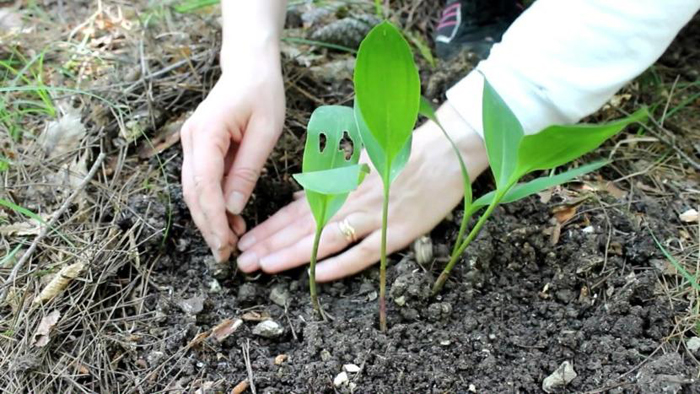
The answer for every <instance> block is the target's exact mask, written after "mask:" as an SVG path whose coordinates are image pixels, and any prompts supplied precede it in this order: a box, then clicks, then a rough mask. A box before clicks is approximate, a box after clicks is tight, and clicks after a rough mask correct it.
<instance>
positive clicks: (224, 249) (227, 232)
mask: <svg viewBox="0 0 700 394" xmlns="http://www.w3.org/2000/svg"><path fill="white" fill-rule="evenodd" d="M202 137H203V138H194V136H193V140H192V142H193V143H192V166H191V167H192V179H193V182H194V190H195V193H196V198H197V200H198V202H199V208H200V209H201V212H202V214H203V216H204V223H202V224H201V225H200V229H201V230H202V233H203V234H204V237H205V239H207V243H208V244H209V246H210V247H211V248H212V251H213V252H214V256H215V257H216V259H217V260H218V261H219V262H222V261H225V260H227V259H228V257H229V256H230V254H231V252H232V250H233V247H234V245H235V244H236V241H237V237H236V236H235V234H234V233H233V231H231V228H230V227H229V223H228V219H227V217H226V207H225V204H224V195H223V191H222V189H221V179H222V178H223V173H224V156H225V154H226V152H227V151H228V147H229V145H230V140H229V134H228V133H226V132H218V133H217V132H209V133H207V135H206V136H202ZM204 137H206V138H204ZM202 227H203V228H202Z"/></svg>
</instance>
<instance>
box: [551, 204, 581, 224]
mask: <svg viewBox="0 0 700 394" xmlns="http://www.w3.org/2000/svg"><path fill="white" fill-rule="evenodd" d="M577 209H578V205H561V206H558V207H555V208H554V209H552V213H553V214H554V218H555V219H556V220H557V223H559V224H564V223H566V222H568V221H569V220H571V219H572V218H573V217H574V216H576V211H577Z"/></svg>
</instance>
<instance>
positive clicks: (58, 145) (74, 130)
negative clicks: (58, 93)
mask: <svg viewBox="0 0 700 394" xmlns="http://www.w3.org/2000/svg"><path fill="white" fill-rule="evenodd" d="M83 137H85V126H84V125H83V123H82V122H81V120H80V111H78V110H76V109H72V108H71V109H70V110H68V111H66V114H65V115H64V116H62V117H61V118H60V119H59V120H57V121H53V122H50V123H49V124H48V125H47V126H46V130H45V131H44V132H43V133H41V135H39V138H38V141H39V144H41V147H42V148H43V149H44V152H45V153H46V154H47V155H48V156H49V158H53V157H57V156H61V155H63V154H66V153H68V152H71V151H74V150H75V149H76V148H78V146H80V142H81V141H82V139H83Z"/></svg>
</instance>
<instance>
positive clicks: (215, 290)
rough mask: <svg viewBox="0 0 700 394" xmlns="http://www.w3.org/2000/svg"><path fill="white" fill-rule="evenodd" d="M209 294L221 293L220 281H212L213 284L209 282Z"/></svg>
mask: <svg viewBox="0 0 700 394" xmlns="http://www.w3.org/2000/svg"><path fill="white" fill-rule="evenodd" d="M209 292H210V293H214V294H216V293H221V284H219V281H218V280H216V279H212V281H211V282H209Z"/></svg>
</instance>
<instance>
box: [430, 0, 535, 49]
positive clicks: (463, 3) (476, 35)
mask: <svg viewBox="0 0 700 394" xmlns="http://www.w3.org/2000/svg"><path fill="white" fill-rule="evenodd" d="M523 9H524V7H523V5H522V4H521V2H520V1H517V0H448V1H447V5H446V6H445V8H444V9H443V11H442V15H441V17H440V22H439V24H438V27H437V29H435V30H436V35H435V49H436V52H437V55H438V57H440V58H442V59H449V58H451V57H452V56H454V55H455V54H457V53H459V52H460V51H462V50H463V49H467V50H469V51H471V52H474V53H475V54H476V55H477V56H479V57H480V58H481V59H485V58H486V57H487V56H488V54H489V51H491V46H493V44H494V43H496V42H499V41H500V40H501V36H502V35H503V33H504V32H505V31H506V29H508V26H510V24H511V23H513V21H514V20H515V18H517V17H518V15H520V13H521V12H522V11H523Z"/></svg>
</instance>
